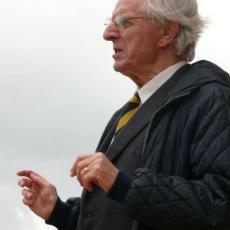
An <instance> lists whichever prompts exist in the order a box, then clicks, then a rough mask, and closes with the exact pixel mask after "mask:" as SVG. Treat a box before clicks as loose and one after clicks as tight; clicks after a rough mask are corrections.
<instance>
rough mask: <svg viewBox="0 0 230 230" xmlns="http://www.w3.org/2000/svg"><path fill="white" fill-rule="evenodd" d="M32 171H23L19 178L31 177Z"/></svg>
mask: <svg viewBox="0 0 230 230" xmlns="http://www.w3.org/2000/svg"><path fill="white" fill-rule="evenodd" d="M31 172H32V170H21V171H18V172H17V175H18V176H25V177H29V176H30V174H31Z"/></svg>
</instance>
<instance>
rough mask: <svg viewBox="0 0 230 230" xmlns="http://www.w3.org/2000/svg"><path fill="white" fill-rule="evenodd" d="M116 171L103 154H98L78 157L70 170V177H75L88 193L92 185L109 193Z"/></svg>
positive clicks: (91, 189)
mask: <svg viewBox="0 0 230 230" xmlns="http://www.w3.org/2000/svg"><path fill="white" fill-rule="evenodd" d="M118 171H119V170H118V169H117V168H116V167H115V166H114V165H113V164H112V163H111V162H110V161H109V159H108V158H107V157H106V156H105V154H103V153H99V152H98V153H94V154H84V155H81V156H79V157H78V158H77V159H76V161H75V162H74V164H73V166H72V168H71V170H70V176H72V177H74V176H76V177H77V179H78V181H79V182H80V184H81V186H83V187H85V188H86V189H87V190H88V191H90V192H92V191H93V184H94V183H95V184H96V185H97V186H98V187H100V188H101V189H102V190H103V191H104V192H109V191H110V189H111V188H112V186H113V183H114V181H115V179H116V177H117V174H118Z"/></svg>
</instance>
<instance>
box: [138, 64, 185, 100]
mask: <svg viewBox="0 0 230 230" xmlns="http://www.w3.org/2000/svg"><path fill="white" fill-rule="evenodd" d="M185 64H186V62H185V61H180V62H178V63H176V64H174V65H172V66H169V67H168V68H166V69H165V70H163V71H162V72H160V73H159V74H157V75H156V76H155V77H154V78H152V79H151V80H150V81H148V82H147V83H146V84H145V85H144V86H142V87H141V88H139V89H138V90H137V92H138V95H139V97H140V100H141V104H143V103H145V102H146V101H147V100H148V99H149V97H150V96H151V95H152V94H154V93H155V92H156V91H157V90H158V89H159V88H160V87H161V86H162V85H163V84H164V83H165V82H166V81H167V80H169V79H170V77H172V75H173V74H174V73H175V72H176V71H177V70H178V69H179V68H181V67H182V66H183V65H185Z"/></svg>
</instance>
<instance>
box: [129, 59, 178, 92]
mask: <svg viewBox="0 0 230 230" xmlns="http://www.w3.org/2000/svg"><path fill="white" fill-rule="evenodd" d="M180 61H182V59H181V58H179V57H177V56H174V57H170V56H168V57H167V58H159V59H158V60H157V61H156V62H154V63H153V64H152V65H151V66H149V67H145V68H144V70H143V71H141V72H140V75H138V74H137V75H135V76H130V78H131V79H132V80H133V81H134V83H135V84H136V85H137V86H138V87H139V88H140V87H142V86H143V85H145V84H146V83H147V82H148V81H150V80H151V79H153V78H154V77H155V76H156V75H157V74H159V73H160V72H162V71H163V70H165V69H167V68H168V67H170V66H172V65H174V64H176V63H178V62H180Z"/></svg>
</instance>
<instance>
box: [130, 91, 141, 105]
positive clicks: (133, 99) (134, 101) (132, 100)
mask: <svg viewBox="0 0 230 230" xmlns="http://www.w3.org/2000/svg"><path fill="white" fill-rule="evenodd" d="M129 102H132V103H135V104H138V105H139V103H140V97H139V95H138V93H137V92H136V93H135V94H134V95H133V97H132V98H131V99H130V100H129Z"/></svg>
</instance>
